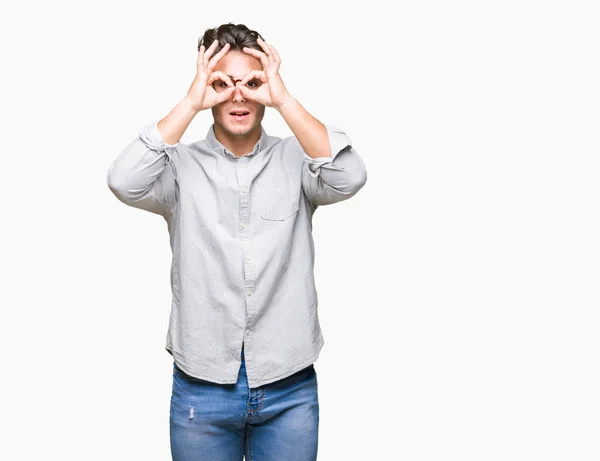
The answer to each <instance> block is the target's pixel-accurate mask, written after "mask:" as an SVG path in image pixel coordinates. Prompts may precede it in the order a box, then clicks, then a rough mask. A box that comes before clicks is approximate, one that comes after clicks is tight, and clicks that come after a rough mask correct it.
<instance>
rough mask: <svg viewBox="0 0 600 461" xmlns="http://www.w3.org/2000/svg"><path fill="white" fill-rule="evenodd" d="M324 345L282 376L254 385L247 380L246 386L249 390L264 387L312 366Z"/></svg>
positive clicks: (322, 342)
mask: <svg viewBox="0 0 600 461" xmlns="http://www.w3.org/2000/svg"><path fill="white" fill-rule="evenodd" d="M324 344H325V341H321V343H320V344H319V346H318V347H317V351H316V352H315V353H314V354H313V355H312V356H311V357H310V358H309V359H307V360H305V361H304V362H302V363H301V364H300V365H298V366H296V367H294V368H293V369H292V370H291V371H288V372H285V373H282V374H280V375H278V376H275V377H272V378H267V379H264V380H262V381H259V382H258V383H256V384H255V385H253V383H251V382H250V380H248V386H249V387H250V388H251V389H255V388H257V387H261V386H265V385H267V384H271V383H274V382H275V381H279V380H281V379H285V378H287V377H288V376H292V375H293V374H294V373H297V372H298V371H300V370H302V369H304V368H306V367H307V366H309V365H311V364H313V363H314V362H315V361H316V360H317V358H318V357H319V354H320V352H321V349H322V348H323V345H324Z"/></svg>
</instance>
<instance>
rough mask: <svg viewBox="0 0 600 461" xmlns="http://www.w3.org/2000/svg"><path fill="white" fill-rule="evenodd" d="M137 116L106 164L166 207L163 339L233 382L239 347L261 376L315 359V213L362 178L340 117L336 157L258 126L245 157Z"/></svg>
mask: <svg viewBox="0 0 600 461" xmlns="http://www.w3.org/2000/svg"><path fill="white" fill-rule="evenodd" d="M157 125H158V120H157V121H154V122H153V123H150V124H149V125H146V126H144V127H143V128H142V129H141V130H140V131H139V133H138V135H137V136H136V137H135V138H134V139H133V141H131V143H129V144H128V145H127V146H126V147H125V149H123V150H122V151H121V152H120V154H119V155H118V156H117V158H116V159H115V160H114V162H113V163H112V164H111V165H110V167H109V169H108V172H107V183H108V186H109V188H110V190H111V191H112V192H113V193H114V195H115V196H116V197H117V198H118V199H119V200H120V201H122V202H123V203H125V204H127V205H129V206H132V207H136V208H140V209H143V210H147V211H150V212H152V213H155V214H158V215H161V216H163V218H164V219H165V220H166V222H167V228H168V231H169V237H170V246H171V250H172V262H171V272H170V281H171V289H172V303H171V311H170V315H169V326H168V330H167V339H166V350H167V351H168V352H169V353H170V354H171V355H172V356H173V359H174V361H175V363H176V364H177V366H178V367H179V368H180V369H181V370H183V371H184V372H185V373H186V374H188V375H190V376H192V377H195V378H199V379H203V380H207V381H212V382H215V383H220V384H234V383H236V381H237V378H238V373H239V370H240V365H241V350H242V344H243V345H244V357H245V362H246V372H247V375H248V384H249V386H250V387H251V388H255V387H259V386H262V385H265V384H269V383H272V382H274V381H277V380H280V379H283V378H285V377H287V376H290V375H292V374H293V373H295V372H297V371H299V370H301V369H303V368H305V367H307V366H309V365H310V364H312V363H314V362H315V361H316V360H317V358H318V356H319V352H320V351H321V348H322V347H323V344H324V340H323V335H322V332H321V327H320V324H319V317H318V310H317V306H318V297H317V291H316V287H315V279H314V272H313V268H314V257H315V250H314V243H313V238H312V217H313V214H314V212H315V211H316V210H317V208H318V207H320V206H323V205H328V204H333V203H336V202H340V201H342V200H347V199H348V198H350V197H352V196H353V195H355V194H356V193H357V192H358V191H359V190H360V189H361V188H362V187H363V186H364V184H365V182H366V180H367V171H366V168H365V164H364V162H363V160H362V158H361V157H360V156H359V154H358V153H357V152H356V150H355V149H354V148H353V147H352V144H351V141H350V138H349V137H348V136H347V135H346V133H345V132H344V131H342V130H341V129H339V128H337V127H335V126H332V125H325V126H326V128H327V133H328V139H329V145H330V147H331V157H320V158H316V159H312V158H311V157H309V156H308V155H307V154H306V153H305V152H304V150H303V148H302V146H301V145H300V143H299V141H298V140H297V138H296V137H295V136H289V137H286V138H284V139H282V138H280V137H276V136H270V135H268V134H267V132H266V131H265V129H264V127H263V126H262V125H261V136H260V139H259V141H258V142H257V143H256V144H255V146H254V148H253V150H252V152H249V153H247V154H245V155H242V156H240V157H238V156H236V155H235V154H233V153H231V152H230V151H229V150H228V149H227V148H225V146H224V145H223V144H221V143H220V142H219V141H218V140H217V138H216V137H215V133H214V124H213V125H211V127H210V128H209V130H208V133H207V135H206V137H205V139H202V140H200V141H197V142H193V143H190V144H185V143H183V142H178V143H176V144H166V143H165V141H164V139H163V138H162V136H161V134H160V132H159V131H158V126H157Z"/></svg>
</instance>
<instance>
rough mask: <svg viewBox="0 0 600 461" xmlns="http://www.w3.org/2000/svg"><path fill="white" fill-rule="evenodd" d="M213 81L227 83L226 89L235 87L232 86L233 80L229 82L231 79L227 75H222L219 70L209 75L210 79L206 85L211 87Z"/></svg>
mask: <svg viewBox="0 0 600 461" xmlns="http://www.w3.org/2000/svg"><path fill="white" fill-rule="evenodd" d="M215 80H221V81H222V82H225V83H227V86H228V87H235V85H234V84H233V80H231V77H229V75H227V74H224V73H223V72H221V71H220V70H215V71H214V72H212V73H211V74H210V77H209V78H208V84H209V85H212V84H213V83H214V82H215ZM228 89H229V88H228Z"/></svg>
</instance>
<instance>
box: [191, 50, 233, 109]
mask: <svg viewBox="0 0 600 461" xmlns="http://www.w3.org/2000/svg"><path fill="white" fill-rule="evenodd" d="M218 44H219V41H218V40H215V41H214V42H213V43H212V45H210V47H209V48H208V49H207V50H206V51H205V50H204V45H202V46H201V47H200V50H199V51H198V62H197V70H196V77H195V78H194V81H193V82H192V85H191V86H190V88H189V90H188V92H187V95H186V96H185V100H186V101H187V102H188V104H189V106H190V107H191V108H192V109H193V110H195V111H198V112H200V111H201V110H204V109H210V108H211V107H213V106H216V105H217V104H220V103H222V102H223V101H226V100H227V99H229V97H230V96H231V95H232V94H233V92H234V91H235V85H234V84H233V82H232V81H231V79H230V78H229V77H228V76H227V75H225V74H224V73H223V72H220V71H216V72H215V71H213V69H214V68H215V66H216V65H217V63H218V62H219V61H220V60H221V58H222V57H223V56H225V54H226V53H227V51H228V50H229V43H226V44H225V46H223V48H222V49H221V51H219V52H218V53H217V54H216V55H214V56H213V57H212V59H211V56H212V54H213V52H214V51H215V49H216V48H217V45H218ZM216 80H219V81H221V82H224V83H226V84H227V86H228V88H227V89H226V90H225V91H223V92H221V93H217V92H216V91H215V89H214V88H213V86H212V85H213V83H214V82H215V81H216ZM218 83H219V82H217V84H218Z"/></svg>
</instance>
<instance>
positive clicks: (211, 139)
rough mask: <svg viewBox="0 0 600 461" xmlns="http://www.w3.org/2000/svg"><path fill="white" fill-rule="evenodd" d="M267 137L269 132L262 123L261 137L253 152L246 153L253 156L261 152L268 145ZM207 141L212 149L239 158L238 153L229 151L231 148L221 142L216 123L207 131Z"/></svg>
mask: <svg viewBox="0 0 600 461" xmlns="http://www.w3.org/2000/svg"><path fill="white" fill-rule="evenodd" d="M267 137H268V135H267V132H266V131H265V129H264V127H263V126H262V124H261V125H260V139H259V140H258V142H257V143H256V144H255V145H254V148H253V149H252V152H250V153H248V154H246V155H248V156H252V155H254V154H256V153H257V152H260V151H261V150H262V149H264V148H265V147H266V145H267ZM205 141H206V144H207V145H208V147H209V148H210V149H212V150H214V151H216V152H219V153H220V154H221V155H225V156H230V157H235V158H236V159H238V158H239V157H238V156H237V155H235V154H233V153H231V152H229V149H227V148H226V147H225V146H224V145H223V144H221V143H220V142H219V140H218V139H217V137H216V136H215V124H214V123H213V124H212V125H211V126H210V128H209V129H208V132H207V133H206V138H205Z"/></svg>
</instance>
